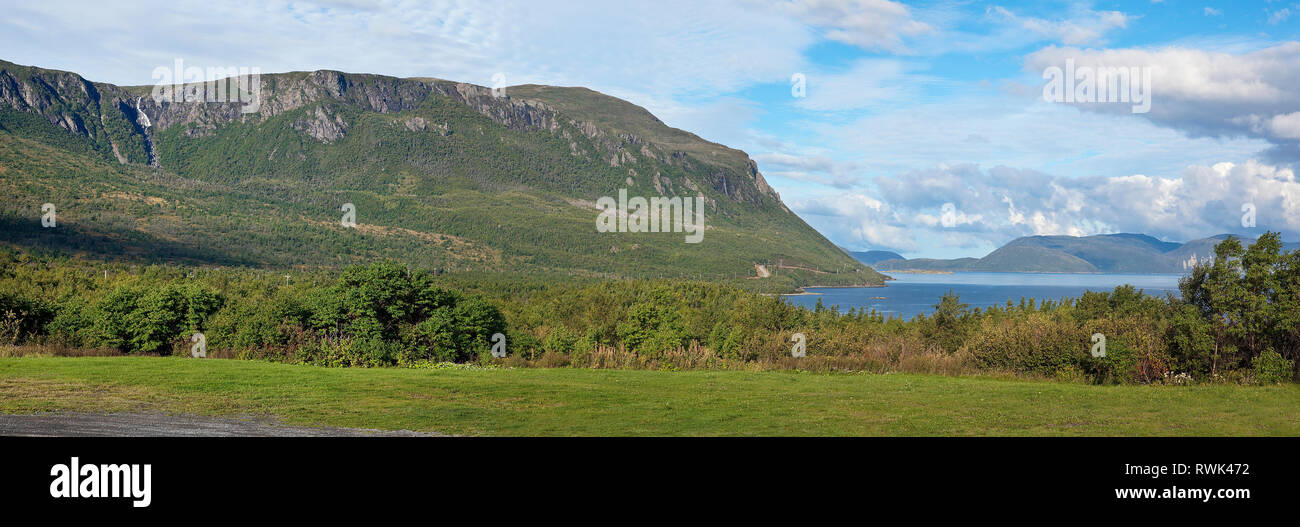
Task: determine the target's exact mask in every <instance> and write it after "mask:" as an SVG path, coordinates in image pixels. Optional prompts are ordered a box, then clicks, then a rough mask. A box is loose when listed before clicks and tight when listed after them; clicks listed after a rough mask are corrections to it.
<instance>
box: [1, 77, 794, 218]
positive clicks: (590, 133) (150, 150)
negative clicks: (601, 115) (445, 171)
mask: <svg viewBox="0 0 1300 527" xmlns="http://www.w3.org/2000/svg"><path fill="white" fill-rule="evenodd" d="M196 86H198V85H194V84H191V85H186V86H185V88H184V89H183V90H182V92H181V93H182V94H184V93H191V94H193V93H196V92H197V91H196V90H195V88H196ZM208 88H209V89H211V85H209V86H208ZM258 88H259V89H260V93H259V94H258V98H257V100H256V102H255V103H254V104H251V105H250V104H249V103H248V102H245V101H237V102H207V101H192V102H186V101H184V99H183V98H182V99H180V100H181V101H182V102H176V101H174V100H171V99H169V98H167V97H164V98H161V99H155V97H154V95H155V93H154V87H152V86H135V87H120V86H115V85H112V84H104V83H93V82H90V81H87V80H85V79H83V78H82V77H81V76H80V75H77V74H75V73H70V72H63V71H56V70H47V69H42V68H35V67H27V66H19V65H16V64H12V63H8V62H4V61H0V109H3V108H8V109H11V110H16V111H20V112H26V113H29V114H33V115H37V116H40V117H41V118H44V119H45V120H46V121H48V122H50V123H52V124H55V125H57V126H59V127H61V128H63V129H65V130H67V131H69V132H71V133H73V134H76V135H79V136H82V137H84V138H86V139H88V140H89V141H90V142H92V143H94V144H97V145H99V146H102V147H103V149H104V150H105V151H111V152H112V155H113V156H114V157H116V159H117V160H118V161H119V162H121V163H142V164H149V165H153V166H166V164H167V160H166V159H159V155H158V153H157V152H158V149H157V148H156V141H157V140H158V139H157V135H158V133H159V132H161V131H164V130H168V129H170V128H171V127H174V126H184V127H185V128H184V130H185V132H184V133H185V134H186V135H190V136H203V135H206V134H211V133H213V132H214V131H216V130H217V129H219V128H220V127H222V126H225V125H227V124H229V123H232V122H246V123H247V122H252V123H257V122H262V121H265V120H267V119H270V118H272V117H274V116H276V115H280V114H283V113H285V112H290V111H293V110H297V109H299V108H308V110H307V112H306V114H305V116H304V117H301V118H298V119H297V120H296V121H294V123H293V128H294V129H296V130H298V131H299V132H301V133H303V134H304V135H305V136H307V137H310V138H311V139H312V140H315V141H319V142H321V143H324V144H330V143H334V142H337V141H339V140H341V139H342V138H343V137H345V136H346V135H347V133H348V131H349V129H350V127H351V125H352V123H350V122H348V120H347V118H346V117H345V116H344V115H343V114H342V113H340V112H337V111H336V110H335V109H334V108H335V107H336V106H337V105H340V104H341V105H345V106H350V107H353V108H356V109H359V110H361V111H364V112H376V113H398V112H404V111H410V110H413V109H415V108H417V107H419V106H420V105H421V104H423V103H424V102H425V101H426V100H427V99H429V98H430V97H445V98H447V99H450V100H452V101H456V102H458V103H461V104H464V105H467V106H468V107H470V108H473V109H474V111H476V112H478V113H479V114H481V115H483V116H485V117H487V118H489V119H491V120H492V121H494V122H496V123H498V124H500V125H501V126H504V127H507V128H509V129H512V130H524V131H545V132H549V133H552V134H556V135H558V136H560V137H563V138H565V139H566V140H571V139H572V138H573V135H574V134H582V135H583V136H585V137H586V138H587V139H589V140H590V142H592V143H594V144H595V145H597V151H595V152H587V151H580V149H579V148H578V146H577V144H576V143H574V142H570V147H571V149H572V150H573V154H574V155H585V156H589V157H592V158H593V161H594V162H601V163H607V164H608V165H609V166H611V167H623V166H626V165H629V164H632V163H634V162H636V161H637V160H638V159H639V158H642V159H652V160H654V161H656V162H660V163H664V164H669V165H677V166H681V167H686V168H690V169H693V170H694V169H697V168H700V167H711V168H709V169H708V170H706V171H705V175H703V176H700V179H701V180H700V181H692V180H691V179H690V178H684V179H685V180H684V181H672V180H671V179H670V178H668V177H667V176H663V175H662V174H659V173H655V174H636V173H635V170H631V169H629V174H628V176H627V177H628V181H629V182H635V181H636V180H637V178H646V179H647V180H649V181H651V182H652V183H653V185H654V187H655V188H656V189H657V190H660V192H672V191H684V190H685V189H690V190H691V191H692V192H698V191H701V188H702V187H704V186H707V187H709V188H712V189H713V190H714V191H715V192H717V193H718V194H721V195H722V196H726V197H727V198H730V199H731V200H734V201H736V202H740V203H753V204H759V203H768V204H776V205H778V206H780V207H781V208H783V209H785V205H784V204H782V203H781V202H780V196H779V195H777V193H776V192H775V191H774V190H773V189H772V188H771V187H770V186H769V185H768V184H767V182H766V180H764V178H763V176H762V174H760V173H759V172H758V167H757V165H755V164H754V162H753V161H752V160H749V159H748V157H747V156H743V153H741V158H742V159H743V163H741V164H740V166H737V165H736V164H730V165H728V164H726V163H717V164H715V163H709V162H706V161H705V160H701V159H698V158H697V157H696V156H695V155H694V154H692V153H688V152H686V151H684V150H683V149H682V148H677V147H679V146H681V145H672V144H657V143H656V142H655V141H652V140H648V139H646V138H645V137H642V136H640V135H637V134H634V133H627V132H622V131H612V130H609V129H606V128H604V127H602V126H601V125H599V124H597V123H595V122H592V121H590V120H584V119H581V118H579V117H577V116H575V115H566V114H565V113H564V112H561V111H559V110H557V109H556V108H555V107H554V106H552V105H550V104H548V103H547V102H545V101H543V100H541V99H539V98H536V97H511V96H509V95H505V96H496V95H495V94H493V92H492V90H491V89H488V88H485V87H482V86H476V85H472V84H465V83H456V82H449V81H441V80H435V79H399V78H394V77H385V76H379V75H361V74H345V73H342V72H338V71H327V70H321V71H314V72H308V73H303V72H297V73H284V74H268V75H261V76H260V85H259V86H258ZM555 89H556V90H564V89H567V88H555ZM197 93H202V92H197ZM191 96H193V95H191ZM200 97H201V96H200ZM619 102H620V103H622V104H626V105H627V106H629V107H632V108H637V107H635V106H632V105H630V104H628V103H625V102H622V101H619ZM312 106H315V108H311V107H312ZM249 109H252V110H254V111H248V110H249ZM637 109H639V108H637ZM641 111H644V110H641ZM654 121H655V123H657V124H658V126H660V127H663V128H665V129H667V126H666V125H663V124H662V123H659V122H658V120H657V119H654ZM404 125H405V126H406V127H407V128H408V129H411V130H415V129H416V128H419V129H420V130H423V129H425V127H427V126H429V123H426V122H424V120H423V119H420V120H419V121H415V120H413V119H408V120H406V121H405V122H404ZM435 126H436V125H435ZM442 131H443V133H450V131H449V130H447V129H446V128H445V127H443V129H442ZM677 132H680V131H677ZM686 135H689V134H686ZM691 137H694V136H691ZM696 139H698V138H696ZM699 142H701V143H706V144H708V145H712V143H707V142H706V141H703V140H699ZM713 146H718V145H713ZM733 152H734V151H733ZM709 199H710V200H711V199H712V198H709ZM785 210H786V211H787V212H788V211H789V209H785Z"/></svg>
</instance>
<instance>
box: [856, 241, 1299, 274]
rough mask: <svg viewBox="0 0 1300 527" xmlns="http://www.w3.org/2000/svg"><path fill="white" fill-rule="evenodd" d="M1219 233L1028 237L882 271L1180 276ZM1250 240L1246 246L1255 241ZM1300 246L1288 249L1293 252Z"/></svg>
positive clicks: (883, 266) (1206, 253) (887, 263)
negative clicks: (979, 253) (1180, 239)
mask: <svg viewBox="0 0 1300 527" xmlns="http://www.w3.org/2000/svg"><path fill="white" fill-rule="evenodd" d="M1227 237H1228V235H1226V234H1221V235H1218V236H1212V237H1209V238H1202V239H1198V240H1192V241H1190V242H1187V243H1175V242H1166V241H1161V240H1158V239H1156V238H1153V237H1151V236H1147V235H1145V234H1129V233H1121V234H1099V235H1094V236H1025V237H1021V238H1016V239H1015V240H1012V241H1011V242H1009V243H1007V244H1006V245H1003V246H1002V247H999V248H998V249H997V250H995V251H993V252H991V253H989V254H988V255H987V256H984V257H983V258H957V259H954V260H933V259H925V258H917V259H911V260H908V259H903V258H897V259H892V260H881V261H877V262H875V263H874V265H875V267H876V268H878V269H880V270H882V271H900V270H918V271H920V270H924V271H980V272H1035V273H1181V272H1183V271H1185V270H1186V267H1187V264H1188V263H1189V262H1194V261H1196V260H1201V259H1205V258H1209V257H1211V256H1212V255H1213V254H1214V245H1215V244H1217V243H1219V242H1220V241H1222V240H1223V239H1224V238H1227ZM1252 240H1253V239H1247V240H1246V241H1247V242H1249V241H1252ZM1297 248H1300V244H1297V243H1288V244H1284V249H1286V250H1294V249H1297Z"/></svg>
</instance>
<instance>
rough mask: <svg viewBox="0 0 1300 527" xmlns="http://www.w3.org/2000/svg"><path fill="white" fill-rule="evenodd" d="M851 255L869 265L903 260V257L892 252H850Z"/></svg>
mask: <svg viewBox="0 0 1300 527" xmlns="http://www.w3.org/2000/svg"><path fill="white" fill-rule="evenodd" d="M849 254H851V255H853V257H854V258H857V259H858V261H859V262H862V263H864V264H867V265H876V262H880V261H884V260H902V259H903V255H901V254H898V253H896V252H892V251H849Z"/></svg>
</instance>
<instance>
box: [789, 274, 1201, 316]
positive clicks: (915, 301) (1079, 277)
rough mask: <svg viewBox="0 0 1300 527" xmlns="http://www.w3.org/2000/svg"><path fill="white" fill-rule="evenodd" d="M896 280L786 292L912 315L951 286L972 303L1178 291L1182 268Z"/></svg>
mask: <svg viewBox="0 0 1300 527" xmlns="http://www.w3.org/2000/svg"><path fill="white" fill-rule="evenodd" d="M888 274H889V275H890V276H891V277H893V278H894V280H890V281H888V282H886V284H887V285H886V286H885V287H809V288H805V289H804V291H805V292H807V293H813V294H802V295H785V299H786V301H788V302H789V303H791V304H794V305H799V306H804V307H808V308H812V307H813V306H815V305H816V304H817V300H818V299H820V300H821V301H822V305H824V306H826V307H828V308H829V307H831V306H836V307H837V308H838V309H839V311H840V312H846V311H848V310H849V309H850V308H857V309H858V310H862V309H875V310H876V311H877V312H879V313H881V314H884V315H885V316H891V317H902V318H911V317H913V316H915V315H918V314H922V313H930V312H932V311H933V310H934V304H936V303H938V302H939V298H940V297H942V296H943V294H944V293H946V292H948V291H952V292H954V293H956V294H957V296H958V297H960V298H961V301H962V302H963V303H965V304H969V305H970V306H971V307H978V308H986V307H989V306H994V305H1006V303H1007V301H1008V300H1010V301H1011V302H1012V303H1016V304H1018V303H1019V302H1020V299H1021V298H1025V299H1026V300H1028V299H1030V298H1033V299H1036V300H1037V302H1039V303H1042V302H1043V301H1044V300H1060V299H1062V298H1077V297H1078V296H1079V295H1082V294H1083V293H1084V292H1085V291H1104V292H1110V291H1112V290H1114V289H1115V287H1116V286H1119V285H1124V284H1130V285H1132V286H1133V287H1136V288H1138V289H1141V290H1143V292H1145V293H1146V294H1148V295H1152V296H1159V297H1163V296H1164V295H1165V293H1171V294H1173V295H1175V296H1177V295H1178V279H1179V278H1181V277H1182V275H1178V274H1096V273H1090V274H1085V273H951V274H928V273H888Z"/></svg>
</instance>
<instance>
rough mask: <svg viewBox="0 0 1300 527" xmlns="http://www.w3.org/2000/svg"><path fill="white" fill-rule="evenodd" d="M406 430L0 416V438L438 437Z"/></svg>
mask: <svg viewBox="0 0 1300 527" xmlns="http://www.w3.org/2000/svg"><path fill="white" fill-rule="evenodd" d="M437 435H439V434H428V433H422V432H411V431H409V430H399V431H392V430H372V429H365V428H336V427H320V428H316V427H307V426H287V425H280V424H277V423H275V422H274V421H269V420H266V419H254V418H247V419H235V418H226V417H204V416H196V415H167V414H157V413H114V414H90V413H42V414H28V415H6V414H0V436H37V437H374V436H437Z"/></svg>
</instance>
